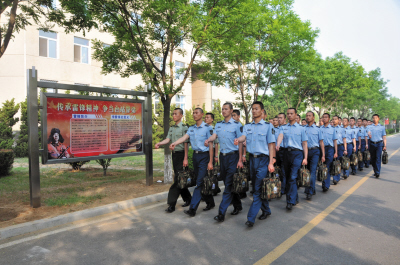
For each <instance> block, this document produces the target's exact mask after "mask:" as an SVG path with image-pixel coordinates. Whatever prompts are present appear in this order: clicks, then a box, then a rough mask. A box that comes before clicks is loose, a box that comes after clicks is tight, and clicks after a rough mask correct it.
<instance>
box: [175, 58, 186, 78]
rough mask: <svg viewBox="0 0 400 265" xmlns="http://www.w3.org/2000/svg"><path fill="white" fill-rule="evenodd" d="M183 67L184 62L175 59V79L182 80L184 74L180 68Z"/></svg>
mask: <svg viewBox="0 0 400 265" xmlns="http://www.w3.org/2000/svg"><path fill="white" fill-rule="evenodd" d="M183 68H185V63H182V62H178V61H175V79H178V80H183V77H184V74H183V72H182V71H183V70H180V69H183Z"/></svg>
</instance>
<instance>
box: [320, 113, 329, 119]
mask: <svg viewBox="0 0 400 265" xmlns="http://www.w3.org/2000/svg"><path fill="white" fill-rule="evenodd" d="M324 115H328V117H329V119H330V118H331V114H329V113H327V112H325V113H324V114H322V117H323V116H324Z"/></svg>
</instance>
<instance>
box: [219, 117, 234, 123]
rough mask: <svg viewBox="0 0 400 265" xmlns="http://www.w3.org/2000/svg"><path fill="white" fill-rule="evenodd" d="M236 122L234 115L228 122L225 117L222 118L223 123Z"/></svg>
mask: <svg viewBox="0 0 400 265" xmlns="http://www.w3.org/2000/svg"><path fill="white" fill-rule="evenodd" d="M234 122H235V120H234V119H233V118H232V117H231V118H230V119H229V121H228V122H226V121H225V119H223V120H222V123H234Z"/></svg>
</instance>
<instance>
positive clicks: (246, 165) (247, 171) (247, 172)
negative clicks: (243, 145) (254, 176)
mask: <svg viewBox="0 0 400 265" xmlns="http://www.w3.org/2000/svg"><path fill="white" fill-rule="evenodd" d="M242 172H243V173H244V174H245V175H246V176H247V178H248V179H250V168H249V163H248V162H247V161H246V162H243V168H242Z"/></svg>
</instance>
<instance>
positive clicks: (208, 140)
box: [204, 133, 217, 146]
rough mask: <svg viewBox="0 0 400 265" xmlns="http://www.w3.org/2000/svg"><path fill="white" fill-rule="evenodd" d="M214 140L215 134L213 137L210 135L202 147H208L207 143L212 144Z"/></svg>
mask: <svg viewBox="0 0 400 265" xmlns="http://www.w3.org/2000/svg"><path fill="white" fill-rule="evenodd" d="M215 139H217V134H216V133H214V134H213V135H211V136H210V137H209V138H208V139H207V140H206V141H205V142H204V145H205V146H208V142H214V141H215Z"/></svg>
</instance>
